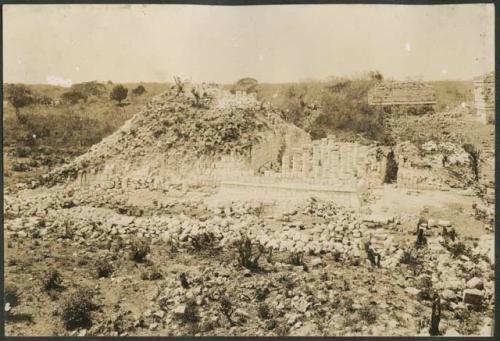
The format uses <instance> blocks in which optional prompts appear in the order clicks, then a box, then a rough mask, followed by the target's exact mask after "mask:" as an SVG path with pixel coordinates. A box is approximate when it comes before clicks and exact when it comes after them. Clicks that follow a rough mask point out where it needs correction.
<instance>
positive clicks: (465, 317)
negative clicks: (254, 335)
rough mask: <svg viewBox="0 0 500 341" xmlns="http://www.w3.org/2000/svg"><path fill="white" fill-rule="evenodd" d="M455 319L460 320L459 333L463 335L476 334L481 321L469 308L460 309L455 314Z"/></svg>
mask: <svg viewBox="0 0 500 341" xmlns="http://www.w3.org/2000/svg"><path fill="white" fill-rule="evenodd" d="M453 317H454V318H455V319H456V320H458V322H459V325H458V328H457V331H458V332H459V333H460V334H462V335H472V334H476V333H477V331H478V327H479V326H480V324H481V320H480V318H479V317H478V315H477V314H474V313H473V312H471V311H470V310H469V309H467V308H459V309H457V310H455V311H454V312H453Z"/></svg>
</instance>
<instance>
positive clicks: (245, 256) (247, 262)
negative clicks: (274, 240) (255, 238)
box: [236, 235, 265, 270]
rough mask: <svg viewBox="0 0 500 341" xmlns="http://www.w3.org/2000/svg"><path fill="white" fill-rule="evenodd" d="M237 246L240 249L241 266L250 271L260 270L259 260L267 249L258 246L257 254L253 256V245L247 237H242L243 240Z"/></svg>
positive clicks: (239, 259)
mask: <svg viewBox="0 0 500 341" xmlns="http://www.w3.org/2000/svg"><path fill="white" fill-rule="evenodd" d="M236 246H237V248H238V262H239V264H240V265H241V266H243V267H245V268H247V269H250V270H256V269H258V268H259V258H260V257H261V256H262V254H263V253H264V252H265V248H264V247H263V246H262V245H260V244H258V245H257V248H258V250H257V253H256V255H253V245H252V242H251V241H250V239H249V238H248V237H247V236H243V235H242V236H241V239H240V240H238V241H237V242H236Z"/></svg>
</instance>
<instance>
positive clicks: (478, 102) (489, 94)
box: [474, 73, 495, 124]
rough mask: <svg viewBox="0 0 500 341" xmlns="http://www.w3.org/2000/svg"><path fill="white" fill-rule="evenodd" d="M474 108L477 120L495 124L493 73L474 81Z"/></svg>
mask: <svg viewBox="0 0 500 341" xmlns="http://www.w3.org/2000/svg"><path fill="white" fill-rule="evenodd" d="M474 107H475V109H476V116H477V119H478V120H479V121H480V122H482V123H484V124H487V123H494V122H495V76H494V74H493V73H491V74H488V75H485V76H482V77H478V78H476V79H474Z"/></svg>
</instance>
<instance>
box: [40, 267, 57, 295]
mask: <svg viewBox="0 0 500 341" xmlns="http://www.w3.org/2000/svg"><path fill="white" fill-rule="evenodd" d="M42 285H43V289H44V290H45V291H49V290H60V289H62V277H61V274H60V273H59V271H57V270H50V271H48V272H46V273H45V275H44V277H43V278H42Z"/></svg>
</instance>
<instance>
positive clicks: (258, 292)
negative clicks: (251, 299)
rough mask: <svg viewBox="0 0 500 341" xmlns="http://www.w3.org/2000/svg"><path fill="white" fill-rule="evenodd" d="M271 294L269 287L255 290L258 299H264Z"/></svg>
mask: <svg viewBox="0 0 500 341" xmlns="http://www.w3.org/2000/svg"><path fill="white" fill-rule="evenodd" d="M269 294H270V291H269V288H268V287H264V288H257V290H255V298H256V299H257V301H264V300H265V299H266V298H267V296H269Z"/></svg>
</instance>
